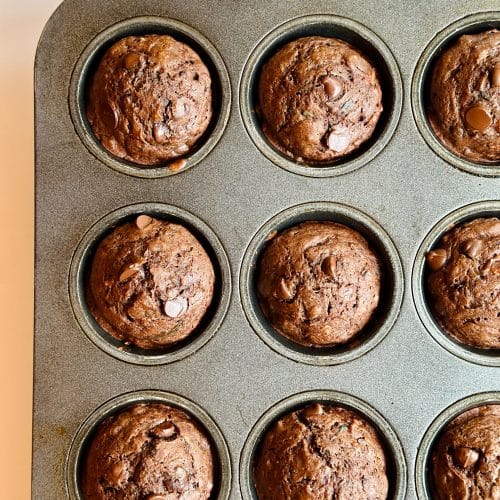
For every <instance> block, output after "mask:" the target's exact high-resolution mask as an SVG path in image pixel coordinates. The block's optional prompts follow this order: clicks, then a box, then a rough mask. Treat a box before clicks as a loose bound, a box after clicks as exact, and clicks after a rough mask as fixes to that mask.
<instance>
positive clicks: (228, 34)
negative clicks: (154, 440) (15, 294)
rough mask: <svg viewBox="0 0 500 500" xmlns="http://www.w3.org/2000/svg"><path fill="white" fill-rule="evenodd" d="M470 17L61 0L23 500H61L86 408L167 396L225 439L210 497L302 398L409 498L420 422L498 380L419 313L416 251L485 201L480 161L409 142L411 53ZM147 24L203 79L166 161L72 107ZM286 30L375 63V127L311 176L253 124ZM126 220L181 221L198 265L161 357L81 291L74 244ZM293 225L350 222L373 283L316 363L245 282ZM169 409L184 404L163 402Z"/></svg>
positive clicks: (45, 84) (487, 6)
mask: <svg viewBox="0 0 500 500" xmlns="http://www.w3.org/2000/svg"><path fill="white" fill-rule="evenodd" d="M473 8H474V10H471V9H472V6H471V5H465V4H463V2H459V1H458V0H440V1H437V2H410V3H408V2H399V3H398V2H388V1H382V2H373V1H370V2H365V1H361V0H353V1H351V2H348V3H345V2H344V3H340V2H333V3H330V4H325V3H324V2H320V1H319V0H308V1H307V2H302V1H298V0H290V1H288V2H277V1H276V0H272V1H267V2H264V1H257V2H252V3H249V2H246V3H245V2H233V1H230V0H205V2H203V3H202V4H199V3H198V4H193V3H190V2H185V1H184V2H183V1H180V0H150V1H149V2H147V3H146V2H142V1H138V0H113V1H109V2H99V1H97V0H89V1H85V2H84V1H82V0H78V1H77V0H66V1H65V2H63V3H62V5H61V6H60V7H59V8H58V9H57V11H56V12H55V13H54V15H53V16H52V18H51V19H50V20H49V22H48V23H47V26H46V28H45V31H44V33H43V35H42V37H41V40H40V44H39V47H38V52H37V57H36V64H35V98H36V102H35V110H36V268H35V288H36V290H35V368H34V376H35V393H34V416H33V424H34V428H33V483H32V488H33V497H34V498H36V499H53V498H58V499H59V498H64V497H66V496H69V495H73V496H70V498H78V491H77V490H75V472H74V471H75V470H76V469H75V467H77V457H78V453H77V450H79V449H80V448H79V447H80V446H82V443H84V442H85V439H86V437H87V436H88V433H90V432H92V428H93V425H94V424H95V423H96V422H97V421H99V420H100V419H101V418H102V416H103V415H104V413H108V412H112V411H113V410H114V409H116V408H118V407H121V406H123V405H124V404H128V403H129V402H131V401H132V400H135V399H134V398H136V397H137V398H139V399H141V398H142V399H144V398H145V399H148V398H149V399H151V398H152V399H155V398H157V397H159V398H167V399H166V400H167V401H170V402H171V404H175V405H180V406H181V407H183V408H185V409H187V410H188V411H190V412H191V413H193V415H194V416H195V417H197V418H198V419H199V420H200V421H201V422H202V423H203V424H204V425H205V426H206V428H207V429H208V430H209V432H210V433H211V435H212V439H213V440H214V442H215V443H218V442H220V443H223V442H226V443H227V449H228V455H227V460H228V462H227V467H226V468H224V467H222V466H221V470H220V471H219V472H220V474H219V484H223V483H224V484H227V489H225V490H220V495H219V498H227V497H229V498H231V499H237V498H242V497H243V498H255V496H254V493H253V492H252V486H251V484H250V478H251V475H250V474H249V460H251V453H253V451H252V449H251V448H249V446H250V447H251V446H252V443H257V442H258V440H259V437H260V435H261V431H262V429H263V428H264V427H263V426H265V425H267V422H268V421H270V420H269V419H271V420H273V419H274V418H275V417H276V416H278V415H279V414H281V413H282V412H283V411H285V410H286V409H287V408H291V407H297V406H300V405H301V404H305V402H306V401H310V400H319V401H324V400H331V401H335V402H336V403H338V404H340V405H344V406H349V407H353V408H357V409H358V411H360V412H361V413H363V414H364V415H365V416H366V417H367V418H368V419H369V420H371V421H372V422H373V423H374V424H375V425H376V426H377V427H378V428H379V430H381V431H382V433H383V434H384V436H385V440H386V445H387V449H388V455H389V461H390V462H391V463H392V464H393V465H391V471H392V472H391V477H392V478H394V482H393V488H392V490H391V491H392V493H391V498H397V499H403V498H408V499H415V498H417V494H418V495H420V498H427V497H426V495H427V494H428V493H426V492H425V488H424V486H422V481H424V480H425V460H426V458H424V459H423V458H422V457H426V456H427V453H428V451H427V448H426V447H427V446H428V442H429V439H433V438H429V437H428V436H429V433H427V434H426V431H427V429H429V432H431V433H432V432H437V427H436V425H437V424H435V423H434V424H432V423H433V422H434V420H435V419H436V418H437V416H438V415H440V414H441V412H443V410H444V409H445V408H448V407H450V405H453V404H454V403H456V402H457V401H458V400H462V399H463V398H467V397H472V398H473V401H474V403H473V404H474V405H475V404H476V399H477V400H478V401H480V402H482V401H483V400H484V398H487V399H486V400H487V401H490V400H491V398H493V400H495V401H498V400H499V391H500V376H499V373H498V369H499V368H498V359H499V357H498V353H497V352H492V353H489V354H488V355H485V354H484V353H478V352H472V351H469V350H467V349H464V348H463V347H462V346H458V345H451V344H450V343H449V342H451V341H449V339H448V338H447V337H445V336H444V334H443V333H442V332H440V331H439V329H438V328H437V326H436V324H435V323H433V320H432V316H430V315H429V313H428V310H427V307H426V303H425V291H424V288H423V286H422V276H423V265H422V264H423V258H424V253H425V251H426V250H427V249H429V248H431V247H432V246H433V245H434V244H435V243H436V241H437V240H438V239H439V236H440V234H441V233H442V231H444V230H445V229H446V227H447V225H448V224H449V223H455V222H458V221H462V220H465V219H468V218H471V217H474V216H476V214H481V215H483V214H498V212H499V202H498V193H500V180H499V179H498V168H497V167H495V166H492V167H485V166H482V165H480V166H478V165H473V167H474V168H469V169H465V168H461V169H456V168H453V167H452V166H451V165H455V166H458V165H457V164H456V161H455V159H452V158H451V157H450V156H449V155H443V154H436V152H435V151H434V149H436V148H435V147H434V146H435V145H434V146H433V145H432V144H430V143H429V144H430V146H431V147H429V145H428V144H427V142H426V141H424V140H423V137H422V135H423V136H424V138H425V140H428V139H429V137H428V136H427V135H426V133H425V132H423V127H426V125H425V122H424V121H422V116H421V113H420V114H419V111H418V109H419V108H418V107H419V106H422V104H421V103H422V102H423V101H422V98H423V96H424V93H423V85H424V80H425V78H423V76H424V75H425V74H426V72H427V69H428V67H427V66H426V65H425V64H424V63H423V62H422V61H426V60H427V58H428V57H433V54H435V52H436V50H438V49H437V46H438V45H439V43H441V40H442V39H443V40H444V39H445V40H446V43H448V41H449V40H450V37H452V36H454V35H456V34H457V33H460V32H463V31H464V30H465V31H467V29H468V28H467V27H468V26H471V25H473V29H476V30H477V29H478V26H479V25H478V24H477V23H476V21H477V20H480V22H481V23H485V24H484V25H483V24H481V26H485V27H489V26H495V25H496V26H498V22H499V20H500V12H492V11H491V9H493V8H494V2H492V1H491V0H477V1H476V2H475V4H474V7H473ZM264 14H265V15H264ZM304 16H307V17H304ZM465 16H472V17H465ZM453 23H457V24H456V25H455V24H453ZM471 23H472V24H471ZM474 23H476V24H474ZM415 26H418V29H415ZM450 26H451V27H450ZM454 26H459V27H460V29H458V30H457V29H455V28H454ZM471 29H472V28H471ZM443 30H444V31H443ZM151 32H161V33H171V34H173V35H174V36H177V37H178V38H180V39H182V40H184V41H186V42H187V43H189V44H190V45H192V46H193V47H194V48H195V49H197V50H199V51H200V52H201V53H202V57H203V58H204V60H205V61H206V62H207V63H208V64H209V66H210V69H211V71H212V75H213V76H215V86H216V88H217V89H218V91H216V108H217V109H216V111H217V112H216V113H215V116H216V118H215V120H214V121H213V123H212V125H211V127H210V129H209V131H208V133H207V135H206V136H205V137H204V138H203V140H202V142H201V143H200V147H199V148H198V149H197V150H195V151H194V152H193V154H192V156H190V157H189V158H188V159H187V165H186V167H185V168H184V169H182V170H181V171H177V172H175V171H174V172H173V171H171V170H168V169H157V168H155V169H151V170H148V169H146V170H144V169H139V168H137V166H135V165H133V164H129V163H127V162H123V161H121V160H119V159H116V158H114V157H111V156H110V155H109V154H108V153H106V152H105V151H104V150H103V149H102V148H101V147H100V146H99V144H98V143H97V142H96V141H95V139H94V138H93V135H92V133H91V131H90V129H89V128H88V124H87V123H86V120H85V116H84V114H83V106H84V96H85V94H84V88H85V81H86V78H87V77H88V74H89V73H88V71H91V69H92V67H94V66H93V65H94V64H95V60H96V59H95V57H97V56H98V55H99V54H101V53H102V50H104V49H105V48H106V47H107V46H109V44H110V43H112V41H113V40H115V39H116V38H117V37H121V36H125V35H126V34H131V33H151ZM440 33H441V35H439V34H440ZM443 33H445V35H446V36H444V38H443ZM305 34H322V35H325V34H329V35H331V36H338V37H340V38H344V39H347V40H348V41H350V42H351V43H353V44H354V45H357V44H361V45H362V46H361V47H360V48H362V49H363V48H365V50H368V52H370V50H373V52H371V53H369V55H371V57H372V59H373V60H374V62H375V63H377V62H379V63H380V64H381V61H385V65H386V69H385V70H384V72H383V77H382V80H383V81H384V86H383V90H384V91H385V92H386V94H385V95H386V99H388V101H386V102H387V103H388V104H387V106H386V107H385V116H384V117H383V121H382V124H383V127H382V129H381V130H380V131H379V132H377V133H376V136H375V137H374V140H373V142H371V143H370V144H368V145H367V146H366V149H365V150H362V151H361V152H360V153H359V155H357V156H355V157H352V158H348V159H346V160H345V161H343V162H339V163H338V164H335V165H329V166H327V167H304V166H299V165H296V164H294V163H293V162H290V160H286V162H287V164H286V165H285V164H284V163H283V161H285V158H284V157H283V156H281V155H279V154H278V153H276V151H274V150H273V149H272V148H270V146H269V144H267V143H265V139H264V138H263V136H262V134H260V132H259V129H258V122H257V121H256V116H255V100H254V96H255V71H256V70H258V67H259V66H258V64H260V62H262V58H265V56H266V55H267V54H269V50H270V49H271V47H278V46H279V45H280V44H282V43H283V42H285V41H287V40H289V39H290V38H293V37H295V36H301V35H305ZM436 36H437V37H438V38H437V39H436V40H438V41H439V43H438V44H437V45H436V43H437V42H436V41H432V40H434V39H435V37H436ZM429 44H431V45H429ZM428 46H429V47H431V49H429V48H428V49H426V47H428ZM370 47H371V48H370ZM376 53H377V54H379V56H376V55H374V54H376ZM377 57H380V58H381V59H379V60H378V59H377ZM419 61H420V62H419ZM412 82H413V83H412ZM412 85H413V87H412ZM217 92H218V93H217ZM231 94H232V95H233V96H237V97H235V98H234V99H232V98H231ZM412 105H413V113H412ZM414 114H415V117H414ZM419 131H422V135H421V134H420V133H419ZM247 132H248V133H247ZM254 142H255V143H254ZM256 145H257V147H256ZM270 160H271V161H270ZM195 165H196V166H195ZM278 166H280V167H283V168H278ZM190 167H193V168H190ZM476 167H477V168H476ZM172 174H175V175H172ZM339 174H345V175H339ZM472 174H478V175H472ZM167 175H168V177H167ZM144 212H146V213H150V214H154V215H156V216H162V217H166V218H170V219H173V220H178V221H181V222H183V223H184V224H186V225H187V226H188V227H189V228H191V229H193V230H194V231H195V233H196V234H197V235H198V236H199V237H200V239H201V241H202V242H203V243H204V245H205V246H206V248H208V249H209V250H211V257H212V259H213V261H214V263H215V264H216V267H218V273H219V288H218V290H217V297H216V305H215V307H214V310H213V311H212V314H211V316H210V317H209V318H207V322H206V324H205V325H203V326H202V328H201V329H200V331H199V332H198V335H195V338H194V340H193V341H192V342H187V343H186V344H185V345H182V346H180V347H179V348H178V349H175V350H172V351H170V352H160V353H153V354H150V353H144V352H134V351H128V350H126V349H125V350H124V349H119V347H120V346H118V345H113V344H112V343H110V341H109V338H107V337H106V335H103V334H102V332H100V331H99V330H98V329H96V325H95V324H92V318H91V317H90V316H89V314H88V311H87V310H86V306H85V303H84V300H83V301H82V297H83V295H82V282H83V277H84V272H85V264H86V258H88V256H89V255H91V251H92V248H93V245H94V244H95V243H96V242H97V241H98V240H99V238H100V237H102V235H103V234H105V232H106V231H108V230H109V229H110V228H111V227H112V226H113V224H116V223H117V222H119V221H120V220H123V219H126V218H128V217H132V216H133V215H134V214H136V213H144ZM450 214H451V215H450ZM310 218H313V219H314V218H317V219H325V218H326V219H330V220H337V221H339V222H343V223H345V224H347V225H350V226H351V227H354V228H355V229H358V230H361V232H362V233H363V234H364V235H365V236H366V237H367V238H368V239H369V240H371V241H372V243H374V244H375V246H376V248H377V249H378V250H379V252H380V253H381V256H382V258H383V261H384V267H385V269H386V271H387V272H386V276H387V278H388V281H387V282H385V283H388V285H387V286H386V288H385V289H384V300H383V304H384V308H383V311H382V312H383V314H381V317H380V318H377V321H376V322H375V324H374V325H373V328H372V329H371V330H370V331H367V332H366V334H365V335H363V337H361V342H360V343H359V344H358V345H352V346H349V348H344V349H337V350H333V351H332V352H329V353H327V355H325V356H318V354H317V353H315V352H314V351H308V352H300V351H298V350H297V349H293V348H291V346H288V345H284V344H283V343H282V342H280V341H279V340H277V337H276V336H275V335H273V332H272V331H270V330H269V328H268V325H266V324H265V322H263V319H262V316H261V315H260V313H259V310H258V307H257V304H256V301H255V294H254V290H253V288H252V285H253V272H254V270H255V264H256V260H257V259H258V253H259V251H260V250H261V249H262V245H263V244H264V242H265V238H266V237H267V236H268V235H269V234H270V233H272V231H274V230H276V229H280V228H283V227H286V226H288V225H290V224H293V223H295V222H298V221H301V220H306V219H310ZM231 283H234V286H233V287H232V286H231ZM254 329H255V332H256V333H258V334H259V335H256V334H255V332H254ZM89 339H90V340H89ZM91 340H92V341H91ZM435 340H437V342H436V341H435ZM469 361H472V362H469ZM131 391H132V393H131ZM137 391H139V392H137ZM158 391H160V392H158ZM495 391H496V392H495ZM165 393H167V394H166V395H165ZM304 393H305V394H304ZM483 393H484V394H483ZM131 394H132V395H131ZM130 398H132V399H130ZM325 398H326V399H325ZM186 400H188V401H190V402H191V401H192V402H193V404H194V405H195V406H191V403H189V404H187V403H186V405H187V406H183V405H184V404H185V401H186ZM103 405H104V406H103ZM117 405H118V406H117ZM290 405H291V406H290ZM103 412H104V413H103ZM89 415H90V417H89ZM446 418H447V417H446ZM205 419H208V420H205ZM207 422H209V424H207ZM430 426H431V427H430ZM217 429H220V433H219V430H217ZM424 436H425V437H424ZM245 443H247V444H246V445H245ZM248 443H250V444H248ZM426 443H427V444H426ZM419 447H420V448H419ZM223 448H224V446H223ZM419 449H420V451H418V450H419ZM417 451H418V456H417ZM220 453H221V452H219V455H220ZM222 455H223V456H226V452H222ZM219 458H221V456H220V457H219ZM75 491H76V493H75ZM224 492H226V493H224ZM214 496H216V495H214Z"/></svg>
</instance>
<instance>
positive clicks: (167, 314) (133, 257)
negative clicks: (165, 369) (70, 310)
mask: <svg viewBox="0 0 500 500" xmlns="http://www.w3.org/2000/svg"><path fill="white" fill-rule="evenodd" d="M214 282H215V273H214V268H213V265H212V262H211V260H210V257H209V256H208V255H207V253H206V251H205V250H204V248H203V247H202V245H201V244H200V242H199V241H198V240H197V239H196V238H195V237H194V235H193V234H191V233H190V232H189V231H188V230H187V229H186V228H185V227H184V226H181V225H179V224H175V223H172V222H168V221H164V220H158V219H154V218H153V217H150V216H148V215H140V216H138V217H137V218H136V219H135V220H134V221H132V222H127V223H125V224H122V225H120V226H118V227H117V228H115V229H114V230H113V231H112V232H111V233H110V234H109V235H108V236H106V237H105V238H104V239H103V240H102V241H101V242H100V243H99V244H98V246H97V249H96V251H95V254H94V257H93V259H92V263H91V268H90V273H89V277H88V283H87V286H86V299H87V304H88V306H89V309H90V311H91V313H92V315H93V316H94V318H95V319H96V321H97V322H98V323H99V324H100V325H101V327H102V328H103V329H104V330H106V331H107V332H108V333H109V334H111V335H112V336H113V337H115V338H117V339H119V340H121V341H123V342H124V343H126V344H133V345H136V346H138V347H141V348H144V349H151V348H162V347H166V346H169V345H172V344H174V343H176V342H179V341H180V340H182V339H184V338H186V337H187V336H188V335H190V334H191V333H192V332H193V330H194V329H195V328H196V327H197V326H198V324H199V323H200V321H201V320H202V318H203V316H204V315H205V313H206V311H207V309H208V307H209V306H210V303H211V301H212V296H213V290H214Z"/></svg>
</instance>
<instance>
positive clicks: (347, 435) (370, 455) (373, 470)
mask: <svg viewBox="0 0 500 500" xmlns="http://www.w3.org/2000/svg"><path fill="white" fill-rule="evenodd" d="M253 479H254V484H255V489H256V492H257V496H258V498H259V500H287V499H291V498H293V499H298V498H300V499H301V500H309V499H310V500H330V499H332V498H335V499H336V500H352V499H354V498H355V499H357V500H368V499H369V500H382V499H385V498H387V491H388V480H387V475H386V458H385V454H384V450H383V448H382V445H381V443H380V440H379V438H378V436H377V433H376V431H375V429H374V428H373V427H372V426H371V425H370V424H369V423H368V422H366V421H365V420H364V419H363V418H362V417H361V416H360V415H358V414H357V413H355V412H353V411H351V410H347V409H345V408H340V407H335V406H328V405H324V404H314V405H312V406H309V407H307V408H305V409H302V410H298V411H294V412H292V413H290V414H288V415H286V416H284V417H282V418H280V420H278V422H276V423H275V424H274V425H273V427H272V428H271V429H270V430H269V431H268V432H267V433H266V435H265V436H264V439H263V441H262V443H261V445H260V448H259V451H258V453H257V456H256V458H255V462H254V467H253Z"/></svg>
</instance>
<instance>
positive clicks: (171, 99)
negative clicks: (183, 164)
mask: <svg viewBox="0 0 500 500" xmlns="http://www.w3.org/2000/svg"><path fill="white" fill-rule="evenodd" d="M211 117H212V88H211V77H210V73H209V71H208V69H207V67H206V66H205V64H204V63H203V61H202V60H201V59H200V57H199V55H198V54H197V53H196V52H195V51H194V50H193V49H191V48H190V47H188V46H187V45H186V44H184V43H181V42H179V41H177V40H175V39H174V38H172V37H170V36H168V35H144V36H129V37H125V38H123V39H121V40H119V41H118V42H116V43H115V44H114V45H113V46H112V47H111V48H109V49H108V50H107V51H106V53H105V54H104V56H103V58H102V59H101V61H100V62H99V65H98V67H97V70H96V72H95V74H94V75H93V77H92V79H91V82H90V87H89V92H88V96H87V118H88V120H89V123H90V125H91V127H92V130H93V132H94V134H95V136H96V137H97V139H98V140H99V141H100V142H101V144H102V145H103V146H104V147H105V148H106V149H107V150H108V151H109V152H110V153H112V154H114V155H116V156H118V157H120V158H124V159H126V160H129V161H132V162H135V163H138V164H141V165H145V166H147V165H150V166H152V165H160V164H163V163H166V162H169V161H170V160H174V159H175V158H178V157H181V156H183V155H185V154H186V153H187V152H189V151H190V150H191V149H192V148H193V146H194V145H195V143H196V142H197V141H198V139H199V138H200V137H201V136H202V135H203V133H204V132H205V130H206V129H207V127H208V124H209V122H210V119H211Z"/></svg>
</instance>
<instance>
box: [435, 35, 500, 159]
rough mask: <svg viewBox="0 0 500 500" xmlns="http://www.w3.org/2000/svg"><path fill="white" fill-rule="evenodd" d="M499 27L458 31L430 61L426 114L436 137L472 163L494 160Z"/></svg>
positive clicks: (499, 135) (499, 118)
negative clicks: (461, 33)
mask: <svg viewBox="0 0 500 500" xmlns="http://www.w3.org/2000/svg"><path fill="white" fill-rule="evenodd" d="M499 47H500V31H498V30H496V29H492V30H488V31H484V32H482V33H477V34H468V35H462V36H461V37H460V38H459V39H458V40H457V41H456V42H455V43H454V44H453V45H452V46H450V47H449V48H447V49H446V50H445V51H444V52H443V53H442V54H441V55H440V56H439V57H438V59H437V60H436V62H435V63H434V67H433V70H432V73H431V77H430V84H429V98H428V106H427V115H428V120H429V123H430V125H431V127H432V129H433V131H434V133H435V134H436V136H437V137H438V138H439V140H440V141H441V142H442V143H443V144H444V146H446V147H447V148H448V149H449V150H450V151H451V152H452V153H454V154H455V155H457V156H459V157H461V158H465V159H466V160H470V161H473V162H477V163H483V164H488V163H496V162H499V161H500V49H499Z"/></svg>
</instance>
